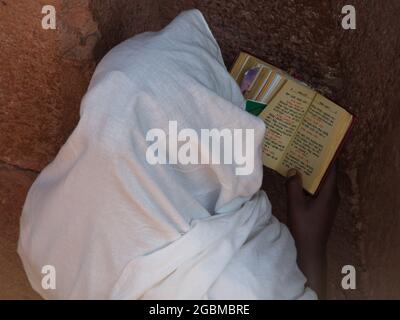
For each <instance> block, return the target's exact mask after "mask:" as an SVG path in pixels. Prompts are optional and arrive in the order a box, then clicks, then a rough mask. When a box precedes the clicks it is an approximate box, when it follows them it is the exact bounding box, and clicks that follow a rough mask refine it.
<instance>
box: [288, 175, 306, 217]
mask: <svg viewBox="0 0 400 320" xmlns="http://www.w3.org/2000/svg"><path fill="white" fill-rule="evenodd" d="M286 191H287V195H288V204H289V213H291V212H293V209H294V208H298V207H301V208H303V207H304V206H305V201H306V199H305V195H304V192H303V187H302V183H301V176H300V173H299V172H297V170H295V169H290V170H289V171H288V172H287V180H286Z"/></svg>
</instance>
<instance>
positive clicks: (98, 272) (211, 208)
mask: <svg viewBox="0 0 400 320" xmlns="http://www.w3.org/2000/svg"><path fill="white" fill-rule="evenodd" d="M242 105H243V96H242V94H241V92H240V89H239V87H238V86H237V85H236V83H235V81H234V80H233V79H232V78H231V77H230V75H229V73H228V72H227V70H226V68H225V66H224V63H223V60H222V56H221V52H220V49H219V47H218V44H217V42H216V41H215V39H214V37H213V36H212V34H211V32H210V29H209V28H208V26H207V24H206V22H205V20H204V18H203V16H202V15H201V13H200V12H199V11H198V10H191V11H187V12H184V13H182V14H180V15H179V16H178V17H177V18H176V19H175V20H174V21H173V22H172V23H170V24H169V25H168V26H167V27H166V28H165V29H163V30H162V31H160V32H157V33H144V34H141V35H138V36H136V37H134V38H132V39H129V40H127V41H125V42H124V43H122V44H120V45H119V46H117V47H116V48H114V49H113V50H112V51H111V52H110V53H109V54H108V55H107V56H106V57H105V58H104V59H103V61H102V62H101V63H100V64H99V66H98V67H97V69H96V71H95V74H94V76H93V79H92V81H91V83H90V86H89V89H88V92H87V93H86V95H85V97H84V99H83V101H82V105H81V118H80V121H79V124H78V126H77V127H76V129H75V130H74V132H73V133H72V135H71V136H70V138H69V139H68V141H67V142H66V144H65V145H64V146H63V147H62V148H61V150H60V152H59V154H58V155H57V157H56V158H55V160H54V161H53V162H52V163H51V164H50V165H48V166H47V167H46V168H45V169H44V170H43V171H42V173H41V174H40V175H39V177H38V178H37V180H36V181H35V183H34V184H33V186H32V187H31V189H30V191H29V194H28V197H27V200H26V203H25V206H24V209H23V214H22V218H21V231H20V239H19V246H18V252H19V255H20V257H21V259H22V261H23V264H24V268H25V270H26V272H27V275H28V278H29V280H30V282H31V284H32V286H33V288H34V289H35V290H36V291H37V292H38V293H40V294H41V295H42V296H43V297H44V298H47V299H297V298H315V294H314V292H313V291H311V290H310V289H308V288H305V287H304V284H305V280H306V279H305V278H304V276H303V274H302V273H301V272H300V270H299V269H298V267H297V264H296V250H295V246H294V241H293V239H292V237H291V235H290V233H289V232H288V230H287V228H286V227H285V226H284V225H282V224H281V223H279V222H278V221H277V219H276V218H275V217H274V216H272V214H271V205H270V202H269V200H268V198H267V196H266V194H265V193H264V192H263V191H260V190H259V189H260V186H261V181H262V162H261V146H262V141H263V137H264V131H265V125H264V123H263V122H262V121H261V120H260V119H258V118H256V117H253V116H251V115H249V114H247V113H246V112H245V111H243V110H242V108H241V106H242ZM171 120H173V121H177V123H178V129H179V130H180V129H183V128H192V129H194V130H196V132H200V129H207V128H208V129H212V128H217V129H224V128H228V129H238V128H241V129H246V128H247V129H250V128H251V129H254V130H255V146H256V152H255V159H254V162H255V167H254V171H253V173H252V174H250V175H247V176H238V175H236V174H235V167H236V165H212V164H211V165H179V164H177V165H151V164H149V163H148V162H147V161H146V150H147V148H148V146H149V142H147V141H146V133H147V132H148V131H149V130H150V129H152V128H162V129H164V130H165V131H166V132H168V121H171ZM46 265H50V266H54V268H55V270H56V289H54V290H52V289H47V290H46V289H44V288H43V287H42V279H43V277H44V276H45V275H44V274H42V267H43V266H46Z"/></svg>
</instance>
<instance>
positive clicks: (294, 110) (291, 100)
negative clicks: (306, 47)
mask: <svg viewBox="0 0 400 320" xmlns="http://www.w3.org/2000/svg"><path fill="white" fill-rule="evenodd" d="M315 95H316V93H315V91H313V90H312V89H309V88H307V87H305V86H303V85H301V84H299V83H297V82H295V81H292V80H288V81H287V82H286V83H285V84H284V85H283V86H282V89H281V90H280V91H279V92H278V93H277V94H276V96H275V97H274V98H273V99H272V101H271V103H270V104H269V105H268V106H267V107H266V108H265V109H264V111H263V112H262V113H261V114H260V116H259V117H260V118H261V119H263V120H264V122H265V125H266V128H267V130H266V134H265V139H264V146H263V163H264V165H265V166H267V167H269V168H272V169H275V170H277V168H278V166H279V163H280V160H281V159H282V157H283V155H284V153H285V150H286V148H287V147H288V145H289V143H290V141H291V139H292V138H293V136H294V134H295V133H296V130H297V129H298V127H299V125H300V123H301V121H302V119H303V117H304V115H305V113H306V111H307V109H308V107H309V106H310V104H311V102H312V100H313V99H314V97H315Z"/></svg>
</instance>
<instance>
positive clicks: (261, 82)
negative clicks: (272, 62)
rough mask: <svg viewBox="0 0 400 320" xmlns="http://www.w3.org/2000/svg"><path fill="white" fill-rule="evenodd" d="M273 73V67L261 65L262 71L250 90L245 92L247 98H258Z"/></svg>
mask: <svg viewBox="0 0 400 320" xmlns="http://www.w3.org/2000/svg"><path fill="white" fill-rule="evenodd" d="M270 74H271V69H268V68H266V67H263V66H260V71H259V72H258V74H257V77H256V79H255V81H254V82H253V84H252V85H251V87H250V88H249V90H248V91H247V92H246V93H245V94H244V97H245V98H246V99H250V100H256V98H257V96H258V95H259V93H260V91H261V90H262V88H263V87H264V86H265V85H266V84H267V83H268V78H269V76H270Z"/></svg>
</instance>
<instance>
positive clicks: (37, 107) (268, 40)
mask: <svg viewBox="0 0 400 320" xmlns="http://www.w3.org/2000/svg"><path fill="white" fill-rule="evenodd" d="M44 4H54V5H55V6H56V8H57V12H58V15H57V17H58V22H57V24H58V28H57V30H56V31H53V30H43V29H42V28H41V24H40V21H41V18H42V15H41V7H42V6H43V5H44ZM345 4H353V5H355V7H356V9H357V30H355V31H345V30H343V29H342V28H341V25H340V22H341V8H342V6H343V5H345ZM194 7H196V8H198V9H200V10H201V11H202V12H203V13H204V15H205V17H206V19H207V20H208V22H209V24H210V27H211V29H212V31H213V33H214V35H215V37H216V38H217V40H218V42H219V43H220V46H221V49H222V52H223V55H224V59H225V62H226V64H227V66H228V67H229V66H230V65H231V64H232V62H233V60H234V58H235V56H236V55H237V53H238V52H239V50H246V51H249V52H252V53H254V54H255V55H257V56H259V57H261V58H263V59H265V60H267V61H269V62H271V63H272V64H274V65H276V66H278V67H281V68H283V69H285V70H287V71H289V72H291V73H292V74H294V75H296V76H297V77H301V78H302V79H303V80H305V81H306V82H308V83H310V84H311V85H313V86H314V87H315V88H317V89H318V90H320V91H321V92H322V93H324V94H325V95H327V96H328V97H330V98H331V99H333V100H334V101H337V102H338V103H339V104H341V105H343V106H345V107H346V108H347V109H348V110H350V111H351V112H352V113H354V114H355V115H356V116H357V119H358V122H357V125H356V127H355V129H354V132H353V134H352V137H351V139H350V140H349V141H348V143H347V144H346V147H345V150H344V152H343V153H342V155H341V157H340V170H339V186H340V192H341V197H342V202H341V206H340V209H339V212H338V218H337V221H336V224H335V227H334V230H333V234H332V239H331V241H330V247H329V296H330V298H347V299H352V298H400V275H398V274H397V270H398V269H399V267H400V233H399V231H400V223H399V210H400V200H399V198H398V197H397V194H398V193H399V186H398V185H397V184H396V183H395V181H394V179H396V178H400V144H399V139H400V138H399V133H400V132H399V131H400V128H399V127H398V126H396V124H397V123H398V122H399V120H400V111H399V108H398V106H399V102H400V94H399V92H400V90H399V89H400V88H399V87H400V82H399V81H396V77H397V74H399V71H400V59H399V58H400V57H399V53H400V50H399V49H400V47H399V46H400V40H399V39H400V38H399V34H400V21H398V19H397V14H398V13H399V12H400V2H399V1H397V0H386V1H385V5H384V6H383V5H382V1H380V0H369V1H368V2H366V1H362V0H353V1H349V3H347V1H342V0H336V1H335V0H322V1H312V0H296V1H294V0H269V1H265V0H253V1H240V0H231V1H221V0H213V1H211V0H164V1H161V0H160V1H158V0H136V1H133V0H91V1H90V0H52V1H50V0H48V1H44V0H21V1H11V0H2V1H0V40H1V44H2V46H1V49H0V70H2V71H1V72H0V238H1V239H0V240H1V241H0V270H1V272H0V298H3V297H17V298H26V297H35V296H34V295H33V294H32V293H31V292H30V291H29V290H28V285H27V284H26V280H25V278H24V276H23V272H22V270H21V266H20V264H19V260H18V258H17V256H16V255H15V245H16V239H17V234H18V218H19V215H20V210H21V206H22V204H23V201H24V198H25V195H26V191H27V189H28V188H29V186H30V184H31V183H32V181H33V180H34V178H35V176H36V175H37V173H39V172H40V170H41V169H42V168H43V167H44V166H45V165H46V164H47V163H48V162H49V161H51V159H52V158H53V157H54V156H55V154H56V153H57V151H58V149H59V147H60V146H61V145H62V143H63V142H64V141H65V139H66V138H67V137H68V135H69V134H70V132H71V131H72V130H73V128H74V126H75V124H76V123H77V121H78V109H79V101H80V99H81V97H82V95H83V94H84V92H85V89H86V87H87V84H88V81H89V79H90V74H91V72H92V70H93V68H94V65H95V62H96V61H98V60H99V59H100V58H101V57H102V56H103V55H104V54H105V53H106V52H107V51H108V50H109V49H110V48H112V47H113V46H115V45H116V44H118V43H119V42H121V41H123V40H125V39H126V38H128V37H130V36H133V35H135V34H137V33H140V32H143V31H149V30H159V29H160V28H161V27H163V26H165V25H166V24H167V23H168V22H169V21H170V20H171V19H172V18H173V17H174V16H176V15H177V14H178V13H179V12H180V11H182V10H184V9H189V8H194ZM16 17H18V18H16ZM265 186H266V189H267V192H268V194H269V196H270V198H271V201H272V203H273V206H274V210H275V213H276V214H277V215H278V216H279V217H280V218H281V219H282V220H284V217H285V212H286V199H285V196H284V194H285V192H284V187H283V179H282V178H281V177H279V176H277V175H276V174H274V173H272V172H270V171H269V170H266V172H265ZM346 264H351V265H354V266H355V267H356V270H357V280H358V281H357V290H354V291H344V290H342V289H341V286H340V283H341V277H342V275H341V268H342V266H343V265H346ZM3 270H4V271H3Z"/></svg>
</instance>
